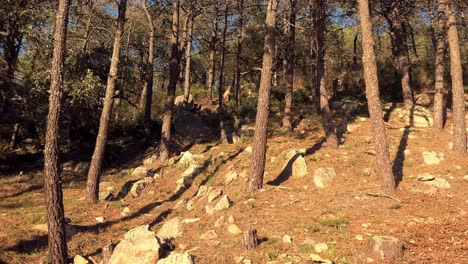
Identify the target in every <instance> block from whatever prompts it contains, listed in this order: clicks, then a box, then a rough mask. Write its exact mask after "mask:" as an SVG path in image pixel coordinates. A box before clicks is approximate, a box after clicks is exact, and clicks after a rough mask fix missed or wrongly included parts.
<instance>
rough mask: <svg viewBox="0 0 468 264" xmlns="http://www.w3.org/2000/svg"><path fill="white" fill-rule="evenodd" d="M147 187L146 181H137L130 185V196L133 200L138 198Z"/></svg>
mask: <svg viewBox="0 0 468 264" xmlns="http://www.w3.org/2000/svg"><path fill="white" fill-rule="evenodd" d="M147 186H148V182H147V181H146V180H139V181H137V182H135V183H133V184H132V187H131V188H130V195H131V196H132V197H133V198H137V197H140V195H141V192H142V191H143V190H144V189H145V188H146V187H147Z"/></svg>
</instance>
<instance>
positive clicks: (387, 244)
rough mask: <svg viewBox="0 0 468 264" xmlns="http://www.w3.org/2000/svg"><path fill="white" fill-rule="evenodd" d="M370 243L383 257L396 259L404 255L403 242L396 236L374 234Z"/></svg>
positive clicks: (373, 249)
mask: <svg viewBox="0 0 468 264" xmlns="http://www.w3.org/2000/svg"><path fill="white" fill-rule="evenodd" d="M369 245H370V248H371V249H372V251H374V252H377V253H378V254H379V256H380V258H382V259H388V260H392V261H395V260H397V259H400V258H401V257H403V244H402V243H401V242H400V240H398V239H397V238H395V237H390V236H374V237H372V239H371V241H370V243H369Z"/></svg>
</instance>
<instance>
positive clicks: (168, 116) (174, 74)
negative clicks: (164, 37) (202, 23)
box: [159, 0, 180, 161]
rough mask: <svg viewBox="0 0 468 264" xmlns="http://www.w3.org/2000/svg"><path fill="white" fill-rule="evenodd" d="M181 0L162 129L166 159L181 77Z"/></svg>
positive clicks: (175, 19)
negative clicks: (178, 83)
mask: <svg viewBox="0 0 468 264" xmlns="http://www.w3.org/2000/svg"><path fill="white" fill-rule="evenodd" d="M179 11H180V7H179V0H176V1H174V12H173V14H172V32H171V58H170V61H169V85H168V86H167V95H166V102H165V104H164V114H163V123H162V129H161V144H160V147H159V159H160V160H161V161H166V160H167V159H168V158H169V147H170V146H169V144H170V142H171V122H172V116H173V114H174V99H175V93H176V86H177V81H178V79H179V59H180V56H179Z"/></svg>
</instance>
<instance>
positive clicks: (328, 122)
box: [315, 0, 338, 148]
mask: <svg viewBox="0 0 468 264" xmlns="http://www.w3.org/2000/svg"><path fill="white" fill-rule="evenodd" d="M316 4H317V6H316V17H317V21H316V23H315V26H316V29H315V34H317V77H316V80H317V84H316V86H318V87H320V113H321V115H322V125H323V129H324V130H325V136H326V138H327V143H328V145H329V146H330V147H332V148H337V147H338V138H337V136H336V132H335V127H334V126H333V119H332V113H331V111H330V106H329V105H328V95H327V86H326V83H325V82H326V80H325V23H326V19H327V18H326V14H325V12H326V3H325V0H316Z"/></svg>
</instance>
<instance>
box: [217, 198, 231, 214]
mask: <svg viewBox="0 0 468 264" xmlns="http://www.w3.org/2000/svg"><path fill="white" fill-rule="evenodd" d="M229 207H231V201H230V200H229V197H228V196H227V195H224V196H223V198H221V199H220V200H219V201H218V203H217V204H216V206H215V210H216V211H222V210H225V209H228V208H229Z"/></svg>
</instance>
